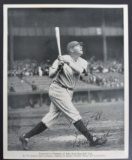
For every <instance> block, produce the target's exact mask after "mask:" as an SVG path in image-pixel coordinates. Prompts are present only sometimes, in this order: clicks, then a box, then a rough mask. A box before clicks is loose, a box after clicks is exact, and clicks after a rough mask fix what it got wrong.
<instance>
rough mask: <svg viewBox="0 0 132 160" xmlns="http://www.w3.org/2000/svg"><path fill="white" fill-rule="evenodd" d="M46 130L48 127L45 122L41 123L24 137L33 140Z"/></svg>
mask: <svg viewBox="0 0 132 160" xmlns="http://www.w3.org/2000/svg"><path fill="white" fill-rule="evenodd" d="M46 129H47V126H46V125H45V124H44V123H43V122H39V123H38V124H37V125H36V126H35V127H34V128H33V129H32V130H31V131H29V132H28V133H26V134H25V135H24V138H31V137H33V136H34V135H36V134H39V133H41V132H42V131H44V130H46Z"/></svg>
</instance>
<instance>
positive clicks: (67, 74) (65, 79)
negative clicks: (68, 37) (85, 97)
mask: <svg viewBox="0 0 132 160" xmlns="http://www.w3.org/2000/svg"><path fill="white" fill-rule="evenodd" d="M62 57H64V58H65V59H67V60H68V61H69V63H70V62H72V63H75V64H76V65H78V66H80V67H81V68H82V71H83V70H87V61H86V60H84V59H83V58H81V57H79V58H78V59H77V61H74V60H73V59H72V57H71V56H70V55H64V56H62ZM57 67H58V59H57V60H55V62H54V63H53V65H52V66H51V69H52V68H53V69H54V68H57ZM79 78H80V74H77V73H75V72H74V71H73V70H72V69H71V67H70V66H69V65H68V64H64V66H63V69H62V70H61V71H60V72H59V73H58V74H57V75H56V77H55V78H54V79H53V82H52V84H51V85H50V88H49V97H50V99H51V105H50V110H49V113H48V114H47V115H46V116H45V117H44V118H43V119H42V122H43V123H45V124H46V126H47V127H50V126H51V125H52V124H53V123H54V122H55V121H56V120H57V118H58V117H59V115H60V113H61V112H63V113H64V115H65V116H66V117H67V118H68V119H69V120H70V121H71V122H72V123H74V122H76V121H78V120H79V119H81V116H80V114H79V112H78V111H77V109H76V108H75V107H74V105H73V104H72V96H73V90H74V88H75V85H76V83H77V82H78V80H79Z"/></svg>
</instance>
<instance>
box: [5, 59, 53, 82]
mask: <svg viewBox="0 0 132 160" xmlns="http://www.w3.org/2000/svg"><path fill="white" fill-rule="evenodd" d="M50 66H51V62H50V60H46V61H41V62H39V61H36V60H30V59H27V60H24V61H22V60H17V61H15V62H14V65H13V68H12V69H8V76H9V77H13V76H18V77H20V79H21V78H22V77H23V76H43V75H48V73H49V67H50Z"/></svg>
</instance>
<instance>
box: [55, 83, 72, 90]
mask: <svg viewBox="0 0 132 160" xmlns="http://www.w3.org/2000/svg"><path fill="white" fill-rule="evenodd" d="M53 83H56V84H58V85H59V86H60V87H62V88H65V89H69V90H71V91H73V88H69V87H66V86H64V85H63V84H61V83H59V82H56V81H53Z"/></svg>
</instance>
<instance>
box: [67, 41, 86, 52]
mask: <svg viewBox="0 0 132 160" xmlns="http://www.w3.org/2000/svg"><path fill="white" fill-rule="evenodd" d="M77 45H80V46H83V42H77V41H72V42H70V43H68V45H67V51H69V49H71V48H74V47H75V46H77Z"/></svg>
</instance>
